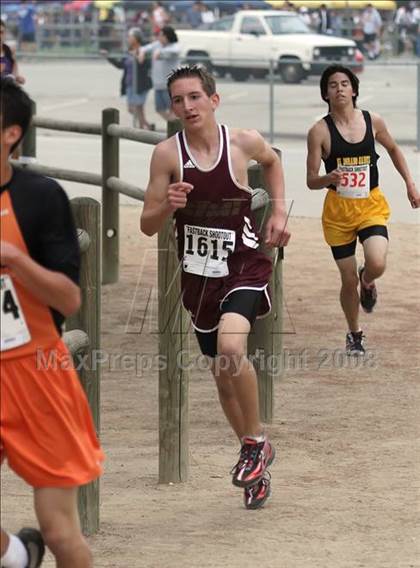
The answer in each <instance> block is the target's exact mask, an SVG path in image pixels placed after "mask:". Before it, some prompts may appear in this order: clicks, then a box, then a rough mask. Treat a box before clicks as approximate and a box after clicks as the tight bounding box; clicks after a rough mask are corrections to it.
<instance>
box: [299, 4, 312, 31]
mask: <svg viewBox="0 0 420 568" xmlns="http://www.w3.org/2000/svg"><path fill="white" fill-rule="evenodd" d="M299 16H300V17H301V18H302V20H303V21H304V22H305V24H306V25H307V26H308V27H309V28H310V27H312V18H311V15H310V13H309V10H308V8H307V7H306V6H301V7H300V8H299Z"/></svg>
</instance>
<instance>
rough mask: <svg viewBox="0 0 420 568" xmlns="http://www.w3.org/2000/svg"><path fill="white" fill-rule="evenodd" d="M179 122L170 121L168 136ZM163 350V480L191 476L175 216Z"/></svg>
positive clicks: (162, 292)
mask: <svg viewBox="0 0 420 568" xmlns="http://www.w3.org/2000/svg"><path fill="white" fill-rule="evenodd" d="M177 130H179V123H171V122H170V123H168V136H172V135H173V134H174V133H175V132H176V131H177ZM158 250H159V253H158V288H159V353H160V354H161V355H164V356H165V357H166V362H167V364H166V368H165V369H163V370H160V371H159V483H169V482H175V483H176V482H180V481H186V480H187V478H188V380H189V379H188V371H187V370H186V369H185V368H183V365H182V363H183V362H184V363H185V362H186V361H187V360H188V353H189V349H188V327H189V318H187V314H186V312H185V310H184V308H183V307H182V303H181V284H180V277H179V262H178V255H177V243H176V238H175V234H174V228H173V220H172V218H170V219H168V221H167V222H166V223H165V226H164V227H163V228H162V230H161V231H159V234H158Z"/></svg>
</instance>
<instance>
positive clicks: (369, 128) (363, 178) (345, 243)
mask: <svg viewBox="0 0 420 568" xmlns="http://www.w3.org/2000/svg"><path fill="white" fill-rule="evenodd" d="M320 86H321V96H322V98H323V100H324V101H325V102H327V104H328V109H329V113H328V115H327V116H325V117H324V118H322V119H321V120H319V121H318V122H317V123H316V124H315V125H314V126H313V127H312V128H311V129H310V131H309V134H308V158H307V184H308V187H309V188H310V189H323V188H328V193H327V195H326V197H325V201H324V209H323V214H322V225H323V229H324V236H325V240H326V241H327V243H328V244H329V245H330V247H331V250H332V254H333V257H334V259H335V261H336V263H337V267H338V269H339V271H340V275H341V280H342V286H341V291H340V302H341V306H342V308H343V311H344V315H345V318H346V320H347V325H348V329H349V331H348V333H347V335H346V351H347V353H348V354H349V355H364V353H365V349H364V345H363V340H364V335H363V332H362V330H361V329H360V326H359V301H360V304H361V306H362V308H363V309H364V311H365V312H367V313H370V312H372V311H373V308H374V306H375V304H376V301H377V290H376V285H375V280H376V279H377V278H379V277H380V276H381V275H382V274H383V272H384V270H385V262H386V255H387V250H388V230H387V226H386V224H387V221H388V218H389V215H390V210H389V207H388V203H387V201H386V199H385V196H384V195H383V193H382V192H381V190H380V188H379V174H378V166H377V162H378V159H379V156H378V154H377V153H376V149H375V141H378V142H379V143H381V144H382V145H383V146H384V147H385V149H386V150H387V151H388V153H389V155H390V157H391V159H392V161H393V164H394V166H395V168H396V169H397V171H398V172H399V173H400V174H401V176H402V178H403V179H404V182H405V185H406V189H407V197H408V200H409V202H410V204H411V206H412V207H413V208H417V207H419V206H420V194H419V192H418V190H417V188H416V184H415V183H414V180H413V177H412V176H411V174H410V171H409V169H408V166H407V162H406V160H405V158H404V156H403V154H402V152H401V150H400V148H399V147H398V145H397V144H396V143H395V141H394V140H393V138H392V136H391V135H390V133H389V132H388V129H387V127H386V125H385V122H384V120H383V119H382V118H381V117H380V116H379V115H376V114H373V113H369V112H368V111H365V110H363V111H361V110H359V109H358V108H357V107H356V101H357V97H358V94H359V80H358V78H357V77H356V76H355V75H354V73H353V72H352V71H351V70H350V69H348V68H346V67H342V66H340V65H332V66H330V67H328V68H327V69H326V70H325V71H324V73H323V75H322V77H321V85H320ZM321 160H323V161H324V164H325V171H326V175H320V174H319V169H320V166H321ZM357 238H359V240H360V242H361V244H362V246H363V252H364V257H365V262H364V265H363V266H361V267H360V268H359V270H358V269H357V265H356V260H355V251H356V243H357ZM359 284H360V296H359V292H358V286H359Z"/></svg>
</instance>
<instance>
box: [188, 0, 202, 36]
mask: <svg viewBox="0 0 420 568" xmlns="http://www.w3.org/2000/svg"><path fill="white" fill-rule="evenodd" d="M202 8H203V3H202V2H201V1H200V0H197V1H196V2H194V4H193V5H192V6H191V7H190V8H188V10H187V22H188V23H189V24H190V26H191V27H192V28H193V29H195V28H198V27H199V26H201V24H202V23H203V18H202V17H201V13H202Z"/></svg>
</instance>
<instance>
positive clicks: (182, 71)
mask: <svg viewBox="0 0 420 568" xmlns="http://www.w3.org/2000/svg"><path fill="white" fill-rule="evenodd" d="M191 77H196V78H197V79H200V82H201V86H202V87H203V90H204V92H205V93H206V95H207V96H209V97H211V95H214V93H215V92H216V82H215V80H214V77H213V75H211V74H210V73H209V72H208V71H207V69H206V68H205V67H203V66H202V65H184V66H182V67H178V68H177V69H174V70H173V71H172V73H171V74H170V75H169V77H168V82H167V87H168V91H169V94H171V85H172V83H174V82H175V81H177V80H178V79H185V78H191Z"/></svg>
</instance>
